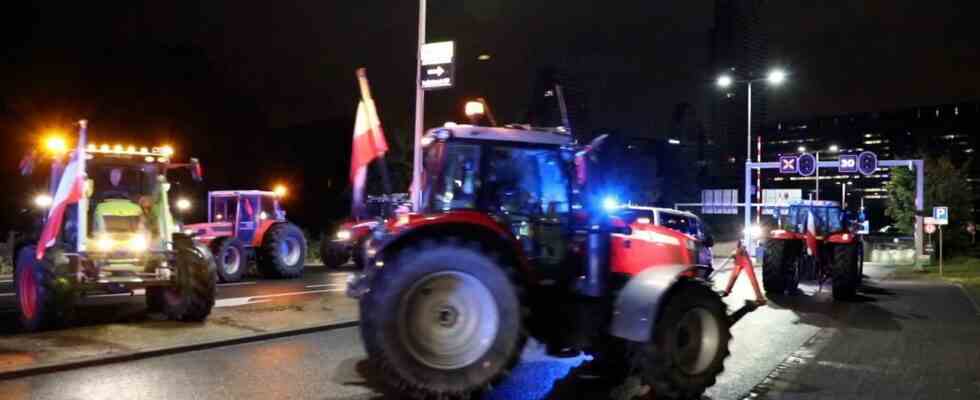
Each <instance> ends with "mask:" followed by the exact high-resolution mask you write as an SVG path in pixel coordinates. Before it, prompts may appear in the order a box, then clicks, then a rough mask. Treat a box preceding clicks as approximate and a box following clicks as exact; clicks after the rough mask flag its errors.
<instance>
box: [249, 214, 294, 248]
mask: <svg viewBox="0 0 980 400" xmlns="http://www.w3.org/2000/svg"><path fill="white" fill-rule="evenodd" d="M285 222H286V221H277V220H274V219H267V220H264V221H261V222H259V227H258V228H257V229H255V236H252V247H259V246H262V240H264V239H265V233H266V232H268V231H269V228H271V227H272V225H275V224H279V223H285Z"/></svg>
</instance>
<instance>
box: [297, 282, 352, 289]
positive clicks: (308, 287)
mask: <svg viewBox="0 0 980 400" xmlns="http://www.w3.org/2000/svg"><path fill="white" fill-rule="evenodd" d="M344 286H347V284H346V283H324V284H320V285H306V288H307V289H313V288H318V287H344Z"/></svg>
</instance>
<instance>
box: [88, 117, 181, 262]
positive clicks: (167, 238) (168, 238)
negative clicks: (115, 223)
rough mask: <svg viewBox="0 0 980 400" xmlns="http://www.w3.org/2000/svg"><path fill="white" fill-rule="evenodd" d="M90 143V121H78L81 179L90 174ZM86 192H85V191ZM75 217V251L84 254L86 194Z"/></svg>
mask: <svg viewBox="0 0 980 400" xmlns="http://www.w3.org/2000/svg"><path fill="white" fill-rule="evenodd" d="M87 142H88V120H84V119H83V120H79V121H78V149H77V150H76V151H75V157H77V158H76V162H77V163H78V172H79V173H81V174H82V176H81V179H85V180H87V179H88V173H87V172H86V170H85V156H86V154H85V146H86V143H87ZM83 192H84V191H83ZM75 215H77V216H78V217H77V218H78V227H77V228H76V232H75V234H76V235H77V237H76V238H75V251H77V252H83V251H85V239H86V238H87V237H88V197H86V196H85V193H82V196H81V197H79V198H78V205H77V206H76V209H75ZM169 239H170V238H164V240H169Z"/></svg>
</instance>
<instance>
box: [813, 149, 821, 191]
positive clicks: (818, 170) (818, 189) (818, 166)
mask: <svg viewBox="0 0 980 400" xmlns="http://www.w3.org/2000/svg"><path fill="white" fill-rule="evenodd" d="M813 169H815V170H816V172H817V179H816V180H817V189H816V191H814V194H813V196H814V197H815V198H816V200H820V152H819V151H818V152H817V166H815V167H813Z"/></svg>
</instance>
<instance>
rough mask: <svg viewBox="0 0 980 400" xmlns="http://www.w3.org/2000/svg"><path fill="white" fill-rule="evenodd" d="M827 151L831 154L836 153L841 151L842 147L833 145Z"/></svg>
mask: <svg viewBox="0 0 980 400" xmlns="http://www.w3.org/2000/svg"><path fill="white" fill-rule="evenodd" d="M827 150H829V151H830V152H831V153H836V152H838V151H840V147H837V145H836V144H832V145H830V147H829V148H828V149H827Z"/></svg>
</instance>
